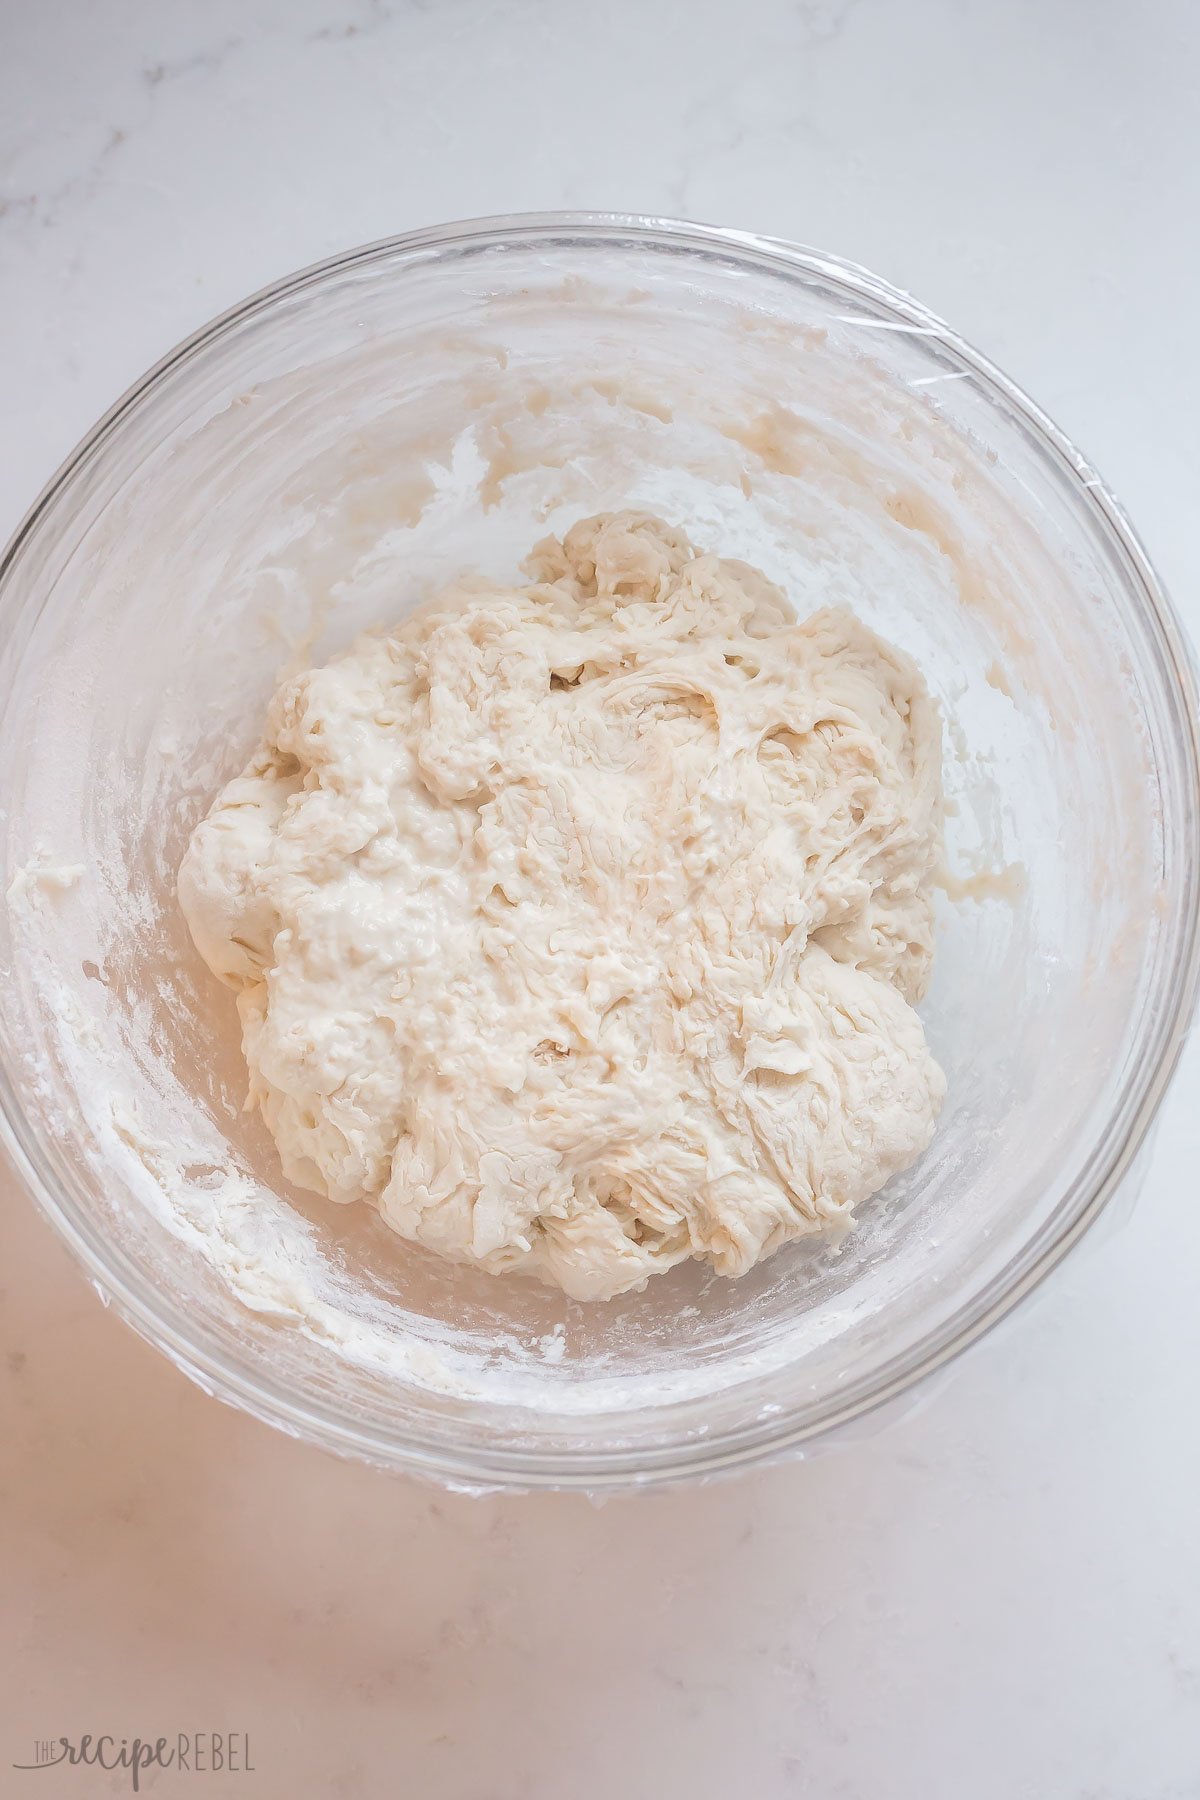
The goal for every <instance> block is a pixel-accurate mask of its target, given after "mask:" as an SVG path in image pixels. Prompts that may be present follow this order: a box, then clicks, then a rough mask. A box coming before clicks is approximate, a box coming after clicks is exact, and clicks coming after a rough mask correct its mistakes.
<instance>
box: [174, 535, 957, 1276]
mask: <svg viewBox="0 0 1200 1800" xmlns="http://www.w3.org/2000/svg"><path fill="white" fill-rule="evenodd" d="M526 566H527V572H528V574H529V576H530V578H531V582H532V585H530V586H528V587H524V588H507V587H501V588H494V587H483V586H481V585H478V584H476V585H462V586H460V587H458V588H455V589H453V590H451V591H449V592H447V593H444V594H442V595H440V596H439V597H438V598H436V599H434V600H433V601H431V602H429V603H428V604H426V605H424V606H422V607H421V608H420V609H419V610H418V611H416V612H414V613H412V614H411V615H410V616H409V617H408V618H406V619H405V620H404V621H403V622H402V623H401V624H400V625H399V626H397V627H396V629H395V630H393V631H391V632H389V633H387V634H386V635H381V636H371V637H365V638H362V639H361V640H360V641H359V642H358V643H356V644H355V645H354V646H353V648H352V649H350V650H349V651H348V652H347V653H346V654H344V655H342V656H340V657H338V658H337V659H335V660H334V661H332V662H330V663H329V664H328V665H327V666H326V667H324V668H318V669H311V670H309V671H308V672H307V673H306V674H303V675H300V676H299V677H297V678H296V679H294V680H290V681H288V682H287V683H286V684H285V685H284V686H283V687H282V688H281V689H280V691H279V692H278V693H277V694H276V696H275V698H274V700H273V701H272V703H271V706H270V709H269V713H268V717H267V728H266V735H265V739H264V742H263V744H262V746H261V747H260V749H259V750H258V751H257V752H256V754H255V755H254V757H253V758H252V760H251V762H250V764H249V767H248V768H247V769H246V771H245V772H244V774H242V775H240V776H239V777H238V778H237V779H236V780H234V781H231V782H230V783H229V785H228V787H226V789H225V790H224V792H223V793H222V794H221V795H220V797H219V798H218V800H217V801H216V803H215V805H214V806H213V809H212V811H211V813H210V814H209V816H208V818H207V819H206V820H204V821H203V822H202V823H201V824H200V825H199V826H198V828H197V829H196V832H195V834H194V836H193V838H192V840H191V844H190V846H189V849H188V851H187V855H186V857H185V859H184V862H183V866H182V868H181V870H180V876H179V896H180V901H181V903H182V906H183V910H184V913H185V915H186V917H187V921H188V924H189V926H190V928H191V932H192V935H193V937H194V939H195V942H196V944H197V946H198V948H199V950H200V953H201V955H202V956H203V957H204V958H205V960H206V962H207V963H208V964H209V966H210V967H211V968H212V969H213V970H214V971H215V972H216V974H218V975H219V976H220V977H221V978H222V979H223V980H224V981H226V982H227V983H228V984H229V985H230V986H232V987H234V988H236V989H237V990H238V996H237V1004H238V1008H239V1011H240V1013H241V1020H242V1031H243V1043H244V1047H245V1054H246V1061H247V1064H248V1065H249V1070H250V1098H251V1102H252V1103H253V1104H256V1105H257V1106H259V1107H260V1108H261V1110H262V1113H263V1116H264V1117H265V1119H266V1122H267V1124H268V1125H269V1127H270V1129H271V1131H272V1133H273V1134H274V1137H275V1141H276V1143H277V1145H278V1147H279V1154H280V1157H281V1160H282V1163H283V1167H284V1170H285V1172H286V1174H287V1175H288V1177H289V1178H290V1179H291V1180H292V1181H294V1182H297V1183H298V1184H300V1185H301V1186H302V1187H305V1188H313V1189H316V1190H317V1191H318V1192H320V1193H322V1194H326V1195H328V1197H329V1198H330V1199H331V1200H337V1201H354V1200H360V1199H367V1200H370V1201H371V1202H372V1203H373V1204H375V1205H377V1206H378V1208H379V1210H380V1212H381V1213H382V1215H383V1217H384V1219H386V1221H387V1222H388V1224H389V1225H391V1226H392V1227H393V1228H394V1229H395V1230H396V1231H397V1232H399V1233H400V1235H401V1236H402V1237H405V1238H409V1239H414V1240H416V1241H418V1242H420V1243H422V1244H425V1245H428V1246H429V1247H430V1248H432V1249H434V1250H436V1251H439V1252H441V1253H442V1254H443V1255H445V1256H448V1257H453V1258H456V1259H462V1260H470V1261H474V1262H476V1263H479V1264H481V1265H482V1266H483V1267H484V1268H486V1269H489V1270H492V1271H494V1272H496V1273H500V1272H504V1271H508V1270H514V1269H521V1270H526V1271H529V1272H532V1273H534V1274H536V1275H539V1276H541V1277H543V1278H544V1279H545V1280H548V1281H551V1282H557V1283H558V1284H559V1285H560V1286H561V1287H563V1288H564V1289H565V1290H566V1291H567V1293H568V1294H571V1295H574V1296H575V1297H576V1298H578V1299H584V1300H602V1299H606V1298H608V1297H610V1296H612V1295H614V1294H620V1293H623V1292H625V1291H627V1290H629V1289H632V1288H637V1287H639V1286H640V1285H641V1284H642V1283H643V1282H644V1281H645V1279H646V1277H647V1276H648V1275H650V1274H652V1273H654V1272H655V1271H656V1270H662V1269H667V1268H669V1267H670V1266H671V1265H672V1264H674V1263H677V1262H679V1261H681V1260H682V1259H683V1258H685V1257H689V1256H691V1257H697V1258H700V1259H702V1260H703V1261H705V1262H707V1263H709V1264H711V1266H712V1267H713V1268H714V1269H716V1270H718V1271H719V1272H720V1273H721V1274H723V1275H740V1274H742V1273H744V1271H745V1270H747V1269H749V1268H750V1267H751V1266H752V1264H754V1263H755V1262H757V1261H758V1260H759V1258H761V1257H763V1256H766V1255H768V1254H769V1253H770V1252H771V1251H773V1250H775V1249H777V1248H778V1247H779V1245H781V1244H784V1243H786V1242H788V1241H789V1239H792V1238H796V1237H799V1236H801V1235H803V1234H805V1233H811V1232H817V1231H821V1230H827V1229H830V1228H837V1227H838V1226H844V1224H845V1223H846V1222H847V1221H848V1218H849V1215H850V1213H851V1211H852V1209H853V1208H854V1207H856V1206H858V1205H859V1204H860V1203H861V1202H862V1201H864V1200H866V1199H867V1197H868V1196H869V1195H871V1194H873V1193H874V1192H875V1191H876V1190H877V1189H878V1188H880V1187H881V1186H882V1185H883V1183H884V1182H885V1181H887V1179H888V1177H889V1176H891V1175H892V1174H894V1173H895V1172H896V1171H897V1170H900V1169H903V1168H904V1167H906V1166H907V1165H908V1164H909V1163H911V1162H912V1161H913V1159H914V1158H915V1157H916V1156H917V1155H919V1153H920V1152H921V1151H922V1150H923V1149H924V1148H925V1146H926V1144H927V1143H928V1142H929V1139H930V1137H931V1135H932V1133H933V1128H934V1119H935V1116H936V1113H937V1110H938V1106H939V1103H940V1101H941V1098H942V1093H943V1087H944V1083H943V1078H942V1075H941V1072H940V1070H939V1069H938V1067H937V1065H936V1064H935V1062H934V1061H933V1060H932V1058H931V1056H930V1054H929V1051H928V1049H927V1047H926V1043H925V1037H924V1033H923V1031H922V1027H921V1023H920V1020H919V1019H918V1017H917V1014H916V1013H915V1011H914V1010H913V1005H914V1002H916V1001H917V1000H919V998H920V996H921V994H922V992H923V990H924V987H925V983H926V979H927V976H928V972H929V965H930V957H931V951H932V930H931V897H930V890H931V880H932V876H933V873H934V871H935V865H936V863H937V861H938V856H939V851H940V844H941V751H940V728H939V721H938V716H937V712H936V708H935V707H934V705H933V703H932V701H931V700H930V699H929V697H928V695H927V693H926V691H925V688H924V685H923V683H922V681H921V678H920V676H919V674H918V672H917V670H916V668H915V667H914V666H913V664H912V663H911V662H910V661H909V660H908V658H907V657H905V656H902V655H901V654H900V653H899V652H897V651H896V650H893V649H891V648H889V647H888V646H887V645H886V644H884V643H882V642H880V640H879V639H878V638H877V637H875V636H874V635H873V634H872V633H871V632H870V631H868V630H867V629H866V628H865V627H864V626H863V625H861V624H860V623H859V622H858V621H857V620H856V619H855V618H854V617H853V616H851V615H850V614H849V613H847V612H843V611H828V610H825V611H821V612H817V613H814V614H813V616H812V617H811V618H809V619H807V620H805V621H804V622H803V623H797V622H796V620H795V618H794V616H793V614H792V613H791V612H790V610H789V608H788V606H787V604H786V603H785V601H784V598H783V596H782V595H781V594H780V592H779V591H778V589H776V588H775V587H773V586H772V585H771V584H770V583H769V582H768V581H767V580H766V579H765V577H763V576H762V575H760V574H759V573H757V571H755V570H754V569H751V568H749V567H748V566H746V565H745V564H743V563H738V562H730V561H725V560H722V559H719V558H717V557H715V556H706V555H697V554H695V553H694V552H693V550H692V548H691V546H690V545H689V543H688V541H687V539H686V538H685V536H684V535H683V533H682V532H681V531H677V530H673V529H671V528H670V527H669V526H667V525H664V524H663V523H662V522H661V521H659V520H657V519H654V518H651V517H648V516H646V515H643V514H640V513H619V514H615V515H610V516H606V517H599V518H594V519H585V520H583V521H582V522H581V523H580V524H578V525H576V526H575V527H574V529H573V530H571V531H570V532H568V533H567V536H566V537H565V539H564V540H563V541H562V542H561V543H560V542H559V541H558V540H556V539H549V540H547V541H546V542H544V543H542V544H540V545H538V547H537V548H536V550H535V551H534V553H533V555H532V557H531V558H530V561H529V563H528V564H527V565H526Z"/></svg>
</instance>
